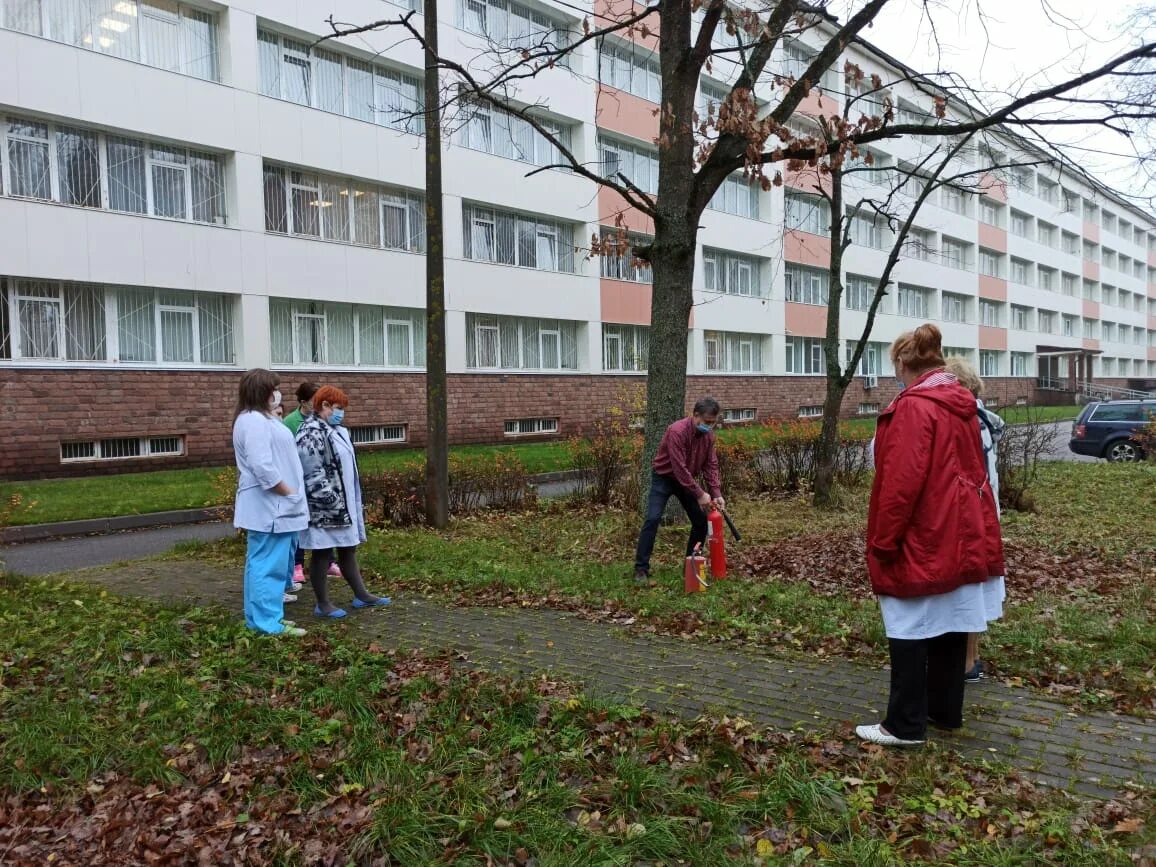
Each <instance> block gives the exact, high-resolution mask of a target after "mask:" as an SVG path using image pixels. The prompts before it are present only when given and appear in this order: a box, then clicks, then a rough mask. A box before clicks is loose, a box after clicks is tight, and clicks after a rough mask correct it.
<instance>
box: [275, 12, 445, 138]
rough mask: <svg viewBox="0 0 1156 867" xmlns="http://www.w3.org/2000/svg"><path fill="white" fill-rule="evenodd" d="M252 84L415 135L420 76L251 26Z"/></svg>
mask: <svg viewBox="0 0 1156 867" xmlns="http://www.w3.org/2000/svg"><path fill="white" fill-rule="evenodd" d="M257 51H258V73H259V76H258V77H259V82H258V86H259V89H260V91H261V93H263V94H264V95H265V96H271V97H274V98H275V99H284V100H288V101H289V102H295V103H297V104H299V105H308V106H311V107H313V108H318V109H321V110H322V111H328V112H332V113H333V114H342V115H345V116H346V117H352V118H356V119H358V120H364V121H369V122H370V123H376V124H378V125H380V126H388V127H391V128H393V129H396V130H401V131H402V132H411V133H416V134H417V135H421V134H422V133H423V132H424V131H425V99H424V89H423V84H422V80H421V78H419V77H418V76H416V75H409V74H407V73H404V72H398V71H396V70H393V69H389V68H388V67H385V66H381V65H379V64H373V63H367V62H366V61H363V60H357V59H355V58H353V57H347V56H346V55H344V54H339V53H338V52H335V51H329V50H327V49H323V48H311V47H310V46H309V45H307V44H306V43H304V42H298V41H297V40H295V39H290V38H289V37H287V36H281V35H280V34H278V33H273V32H271V31H269V30H258V31H257Z"/></svg>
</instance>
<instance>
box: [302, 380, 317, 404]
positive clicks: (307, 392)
mask: <svg viewBox="0 0 1156 867" xmlns="http://www.w3.org/2000/svg"><path fill="white" fill-rule="evenodd" d="M319 388H321V386H320V385H318V384H317V383H316V382H303V383H301V384H300V385H299V386H297V400H299V401H300V402H301V403H305V401H307V400H313V395H315V394H317V389H319Z"/></svg>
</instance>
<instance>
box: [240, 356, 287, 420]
mask: <svg viewBox="0 0 1156 867" xmlns="http://www.w3.org/2000/svg"><path fill="white" fill-rule="evenodd" d="M280 384H281V377H279V376H278V375H277V374H275V373H274V372H273V371H271V370H266V369H265V368H263V367H254V368H253V369H252V370H247V371H245V375H244V376H242V377H241V384H240V385H239V386H237V409H236V412H234V413H233V417H234V418H236V417H237V416H239V415H240V414H241V413H243V412H248V411H249V410H256V411H257V412H268V411H269V398H271V397H272V396H273V392H274V391H276V390H277V386H278V385H280Z"/></svg>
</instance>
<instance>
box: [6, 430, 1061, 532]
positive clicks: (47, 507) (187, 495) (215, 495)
mask: <svg viewBox="0 0 1156 867" xmlns="http://www.w3.org/2000/svg"><path fill="white" fill-rule="evenodd" d="M1028 411H1029V410H1027V409H1026V408H1024V407H1008V408H1006V409H1004V410H1002V412H1003V417H1004V419H1005V420H1006V421H1008V422H1009V423H1013V424H1014V423H1016V422H1017V421H1022V420H1023V419H1024V418H1025V413H1026V412H1028ZM1030 412H1031V413H1032V414H1033V415H1035V416H1036V417H1037V418H1040V419H1047V420H1051V419H1062V418H1069V417H1074V416H1075V414H1076V412H1077V409H1076V408H1073V407H1038V408H1033V409H1031V410H1030ZM847 425H848V426H849V427H850V428H851V429H852V430H854V431H856V432H859V433H861V434H863V435H864V436H869V435H870V434H871V433H872V432H873V431H874V430H875V420H874V419H870V418H865V419H852V420H850V421H849V422H847ZM755 430H756V429H755V428H751V427H742V428H727V429H724V430H723V431H722V432H721V433H720V437H721V439H722V440H723V441H727V440H732V439H733V440H738V439H743V438H749V437H750V436H751V434H752V433H753V432H754V431H755ZM502 450H508V451H510V452H512V453H513V454H515V455H517V456H518V459H519V460H520V461H521V462H522V463H523V464H524V465H525V467H526V470H527V471H528V472H529V473H531V474H538V473H551V472H558V471H560V470H565V469H567V468H568V467H569V465H570V464H569V454H568V451H567V447H566V443H565V442H538V443H526V444H523V445H514V446H491V445H474V446H456V447H455V448H454V449H453V450H452V451H453V453H454V454H461V455H488V454H493V453H494V452H495V451H502ZM424 459H425V452H424V451H422V450H420V449H399V450H390V451H364V452H362V453H361V455H360V457H359V461H360V465H361V470H362V472H363V473H366V474H369V473H374V472H380V471H382V470H386V469H395V468H397V467H400V466H403V465H405V464H409V463H414V462H421V461H424ZM220 471H221V468H219V467H217V468H208V469H202V468H198V469H188V470H157V471H155V472H149V473H125V474H122V475H116V476H90V477H88V478H75V479H47V480H43V481H31V482H6V483H2V484H0V500H6V499H7V498H8V497H10V496H11V495H13V494H17V493H19V494H20V495H21V496H22V497H23V499H24V501H25V506H24V507H23V508H21V509H19V510H17V511H16V512H14V513H13V514H12V516H11V517H10V519H9V523H11V524H12V525H15V526H23V525H26V524H46V523H52V522H56V521H76V520H81V519H83V518H105V517H113V516H117V515H143V514H147V513H149V512H165V511H170V510H174V509H197V508H203V507H205V506H210V505H216V504H218V503H220V502H222V501H224V500H227V499H228V498H231V496H232V494H231V492H230V491H227V490H223V489H222V488H221V486H220V484H216V485H215V484H214V481H213V480H214V477H215V476H216V475H217V474H218V473H220Z"/></svg>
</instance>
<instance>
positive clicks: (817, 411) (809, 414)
mask: <svg viewBox="0 0 1156 867" xmlns="http://www.w3.org/2000/svg"><path fill="white" fill-rule="evenodd" d="M822 417H823V407H821V406H801V407H799V418H822Z"/></svg>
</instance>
